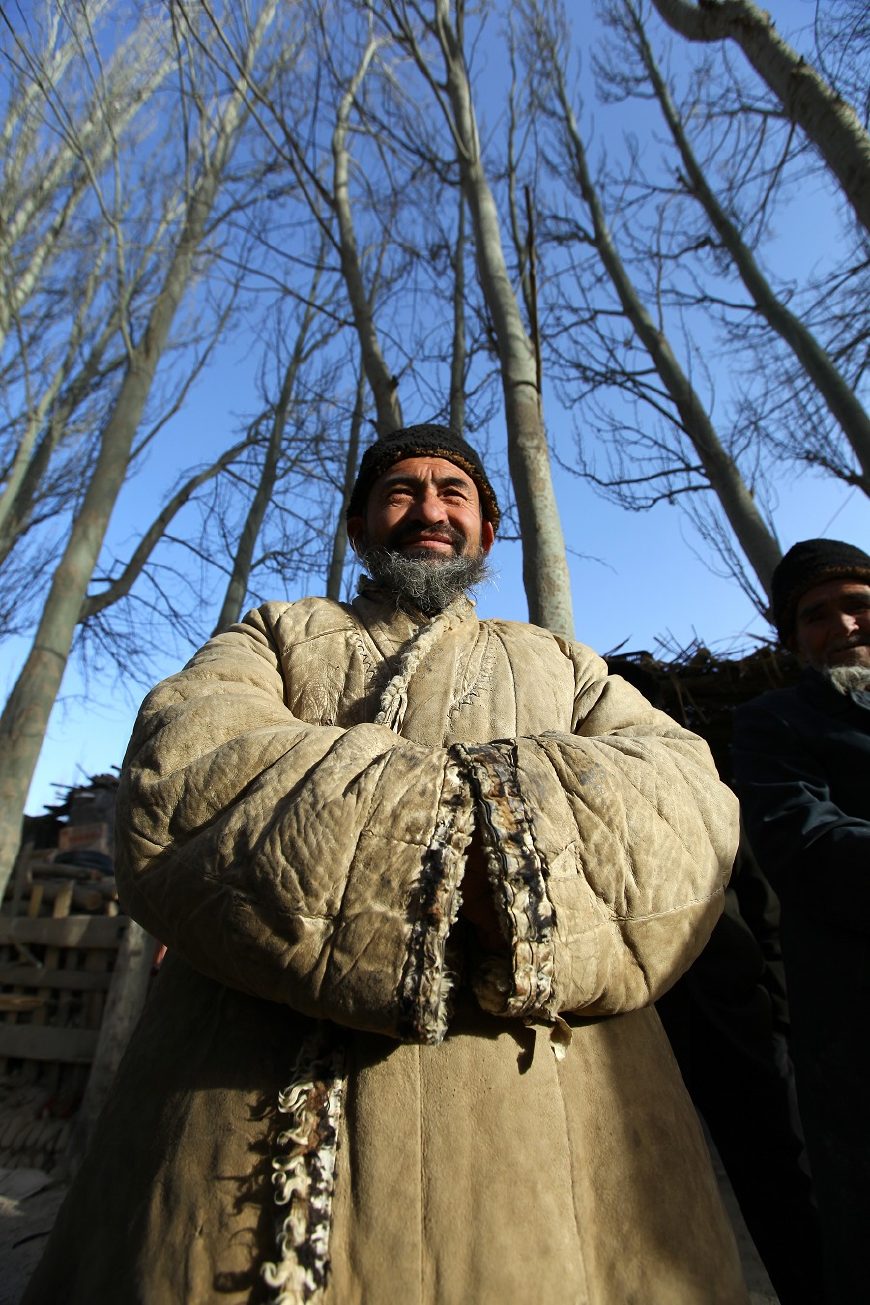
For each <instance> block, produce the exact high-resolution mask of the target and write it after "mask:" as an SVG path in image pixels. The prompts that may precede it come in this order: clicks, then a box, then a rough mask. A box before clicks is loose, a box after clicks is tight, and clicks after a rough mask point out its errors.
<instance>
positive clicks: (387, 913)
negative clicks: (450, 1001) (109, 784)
mask: <svg viewBox="0 0 870 1305" xmlns="http://www.w3.org/2000/svg"><path fill="white" fill-rule="evenodd" d="M288 688H289V686H288V685H287V684H285V680H284V676H283V675H282V669H281V660H280V654H279V651H278V646H277V641H276V639H275V638H274V634H273V630H272V626H271V624H270V619H269V609H268V608H265V609H260V610H259V611H256V612H252V613H250V614H249V615H248V616H247V617H246V618H245V620H244V621H243V622H242V623H241V624H240V625H237V626H235V627H233V629H232V630H230V631H228V632H226V633H225V634H221V635H219V636H218V637H217V638H215V639H212V640H211V641H210V642H209V643H208V644H206V646H205V647H204V648H203V649H202V650H201V651H200V652H199V653H198V654H197V655H196V656H195V657H194V658H193V660H192V661H191V662H190V663H189V664H188V666H187V667H186V668H185V669H184V670H183V671H181V672H180V673H179V674H177V675H174V676H172V677H171V678H170V679H168V680H165V681H164V682H163V683H162V684H160V685H158V687H157V688H156V689H155V690H154V691H153V692H152V693H151V694H150V695H149V696H148V698H147V699H146V700H145V703H144V704H143V707H142V710H141V712H140V715H139V719H138V721H137V724H136V727H135V730H134V733H133V737H132V740H131V743H130V747H129V749H128V752H127V757H126V759H125V767H124V773H123V777H122V783H121V790H120V794H119V809H118V831H119V835H118V849H117V874H118V882H119V888H120V890H121V893H122V900H123V901H124V904H125V907H126V909H128V910H129V912H130V914H131V915H132V916H133V917H134V918H135V919H137V920H139V921H140V922H141V923H142V924H143V925H144V926H145V928H146V929H148V930H149V932H151V933H152V934H154V935H155V936H156V937H157V938H159V939H160V940H161V941H162V942H164V943H166V944H167V946H168V947H169V948H171V949H174V950H175V951H177V952H178V953H179V954H180V955H181V956H183V957H184V958H185V959H186V960H187V961H188V962H189V963H190V964H191V965H193V966H194V967H195V968H196V969H198V970H200V971H201V972H202V973H204V974H206V975H208V976H210V977H212V978H214V979H217V980H218V981H220V982H221V983H225V984H228V985H230V986H233V987H237V988H240V989H242V990H244V991H245V992H249V993H252V994H255V995H257V996H260V997H265V998H268V999H272V1000H274V1001H278V1002H284V1003H287V1004H288V1005H290V1006H292V1007H293V1008H294V1009H296V1010H299V1011H301V1012H302V1013H304V1014H309V1015H313V1016H323V1017H326V1018H329V1019H332V1020H335V1021H337V1022H339V1023H342V1024H347V1025H350V1026H352V1027H357V1028H364V1029H370V1030H375V1031H378V1032H383V1033H387V1034H392V1035H394V1036H399V1037H402V1038H405V1039H408V1040H411V1041H421V1042H432V1041H438V1040H439V1039H440V1038H441V1037H442V1036H443V1034H444V1030H445V1027H446V1021H447V1005H446V1003H447V998H448V992H449V988H450V983H451V978H450V973H449V967H448V964H447V960H446V956H445V948H446V944H447V939H448V934H449V931H450V927H451V925H452V922H453V921H454V919H455V917H456V912H457V909H458V902H459V898H458V893H457V885H458V882H459V880H460V879H461V876H462V868H463V864H464V849H465V847H466V845H467V843H468V839H469V836H470V829H471V824H472V819H473V814H472V799H471V795H470V792H469V789H468V784H467V781H466V780H464V779H463V777H462V775H461V771H460V766H459V765H458V763H457V762H456V760H455V759H452V758H450V757H449V755H448V753H447V751H446V750H444V749H438V748H423V747H420V746H418V745H417V744H415V743H412V742H409V741H408V740H405V739H402V738H399V737H398V736H397V735H395V734H394V733H392V732H391V731H390V730H389V729H387V728H385V727H384V726H380V725H369V724H361V725H356V726H353V727H352V728H349V729H339V728H333V727H330V726H319V725H318V726H312V725H309V724H306V723H305V722H303V721H301V720H299V719H298V718H296V717H294V716H293V715H292V714H291V712H290V711H289V710H288V708H287V706H286V705H285V694H287V692H288Z"/></svg>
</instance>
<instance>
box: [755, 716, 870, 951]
mask: <svg viewBox="0 0 870 1305" xmlns="http://www.w3.org/2000/svg"><path fill="white" fill-rule="evenodd" d="M734 777H735V781H736V786H737V791H738V793H739V795H740V801H741V805H742V808H743V816H744V820H745V823H746V832H747V833H748V835H749V841H750V843H751V844H752V850H753V852H754V853H755V855H756V857H757V858H758V861H759V863H760V865H761V867H762V869H763V870H764V872H765V874H766V875H767V876H768V878H769V879H770V881H771V883H772V884H773V886H774V888H775V889H776V891H777V892H778V893H779V894H780V896H781V897H782V898H783V900H785V898H786V897H787V896H788V895H789V893H790V892H792V891H793V890H795V889H796V890H798V891H799V892H803V893H808V894H812V901H813V909H814V910H816V911H817V912H818V913H819V917H820V918H824V919H826V920H829V921H831V922H833V923H837V924H839V925H844V926H846V927H847V928H849V929H858V930H861V931H862V932H866V931H867V928H868V925H867V919H868V912H870V823H868V821H866V820H861V819H860V818H859V817H857V816H850V815H848V814H847V812H845V811H843V810H842V809H841V808H840V807H838V806H837V804H836V803H835V802H833V801H832V800H831V792H830V787H829V785H828V782H827V780H826V778H825V776H824V773H823V770H822V766H821V764H820V762H819V759H818V757H816V756H814V755H812V753H811V752H809V751H808V750H807V747H806V744H805V742H804V741H803V740H802V739H801V738H800V737H799V735H798V733H797V732H796V731H795V730H794V729H793V727H792V726H791V725H790V724H789V722H788V721H787V720H785V719H783V718H782V717H781V716H779V715H778V714H777V713H776V712H775V711H773V710H770V709H769V708H767V707H765V706H763V705H760V704H756V703H748V704H747V705H746V706H744V707H742V708H741V709H740V710H739V711H738V712H737V715H736V719H735V726H734ZM832 866H836V885H837V888H836V892H832V891H831V867H832Z"/></svg>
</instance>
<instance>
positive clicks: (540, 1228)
mask: <svg viewBox="0 0 870 1305" xmlns="http://www.w3.org/2000/svg"><path fill="white" fill-rule="evenodd" d="M347 523H348V530H349V533H350V537H351V539H352V541H353V544H354V547H355V548H356V549H357V551H358V552H359V554H360V556H361V558H362V559H363V561H364V563H365V566H366V570H367V574H366V575H365V576H364V577H363V578H362V580H361V583H360V588H359V593H358V594H357V596H356V597H355V598H354V600H353V602H351V603H336V602H331V601H327V600H326V599H322V598H306V599H303V600H302V601H300V602H296V603H286V602H276V603H268V604H266V605H265V606H263V607H260V608H258V609H257V610H255V611H253V612H249V613H248V615H247V616H246V617H245V618H244V620H242V621H240V622H239V624H238V625H235V626H233V628H232V629H230V630H228V631H226V632H225V633H224V634H221V635H218V636H217V637H216V638H214V639H212V640H210V641H209V643H207V644H206V646H205V647H204V648H203V649H202V650H201V651H200V652H198V653H197V654H196V656H195V657H194V658H193V659H192V661H191V662H190V663H189V664H188V666H187V667H185V668H184V670H182V671H181V672H180V673H179V674H178V675H175V676H173V677H172V678H171V679H169V680H167V681H165V682H164V683H163V684H162V685H158V687H157V688H156V689H155V690H154V692H153V693H152V694H151V695H149V697H148V699H146V702H145V703H144V705H143V707H142V711H141V713H140V717H139V721H138V723H137V726H136V729H135V732H134V735H133V739H132V741H131V744H130V748H129V751H128V754H127V760H126V765H125V770H124V778H123V781H122V792H121V798H120V803H119V816H118V822H117V824H118V835H117V837H118V846H119V858H118V866H117V873H118V881H119V885H123V889H122V891H123V894H124V901H125V903H126V905H127V907H128V909H129V910H130V912H131V914H132V915H134V916H135V917H136V918H137V919H139V920H141V921H142V922H143V923H144V924H145V926H146V927H147V928H148V929H149V930H150V931H151V932H153V933H154V934H155V935H156V936H158V937H159V938H160V939H161V940H162V941H163V942H165V943H166V944H168V948H169V951H168V956H167V959H166V962H165V964H164V966H163V969H162V971H161V974H160V977H159V979H158V981H157V984H156V990H155V991H154V992H153V994H152V996H151V998H150V999H149V1003H148V1006H147V1008H146V1012H145V1016H144V1019H143V1021H142V1024H141V1025H140V1027H139V1029H138V1031H137V1033H136V1035H135V1036H134V1039H133V1042H132V1044H131V1046H130V1049H129V1051H128V1053H127V1056H126V1058H125V1061H124V1064H123V1066H122V1069H121V1071H120V1075H119V1079H118V1081H117V1084H116V1086H115V1089H114V1091H113V1093H112V1098H111V1101H110V1104H109V1107H108V1110H107V1112H106V1115H105V1117H104V1119H103V1122H102V1127H101V1130H100V1132H99V1134H98V1136H97V1138H96V1139H95V1142H94V1146H93V1149H92V1152H91V1155H90V1157H89V1159H88V1161H87V1162H86V1164H85V1166H84V1167H83V1169H82V1171H81V1174H80V1176H79V1181H78V1184H77V1186H76V1187H75V1188H74V1190H73V1192H72V1193H71V1195H70V1198H69V1200H68V1201H67V1203H66V1206H65V1207H64V1211H63V1213H62V1215H61V1217H60V1219H59V1220H58V1224H57V1228H56V1230H55V1234H54V1237H53V1240H52V1242H51V1244H50V1247H49V1250H48V1252H47V1254H46V1257H45V1259H44V1261H43V1265H42V1267H41V1269H40V1270H39V1272H38V1275H37V1277H36V1278H35V1279H34V1282H33V1284H32V1286H31V1294H30V1297H29V1299H30V1300H31V1301H32V1302H40V1303H42V1302H48V1301H51V1302H52V1305H61V1302H77V1303H78V1302H81V1303H82V1305H84V1303H85V1302H87V1305H93V1302H115V1301H125V1302H126V1301H134V1300H135V1301H139V1302H142V1303H143V1305H174V1302H179V1305H181V1303H182V1302H183V1305H206V1303H207V1302H208V1303H211V1302H215V1301H221V1302H225V1303H226V1305H241V1302H250V1301H256V1300H261V1299H265V1298H269V1299H274V1300H276V1301H279V1302H283V1303H284V1305H287V1303H288V1302H302V1301H322V1302H324V1305H357V1303H359V1302H365V1305H383V1303H386V1302H393V1301H396V1302H402V1305H507V1303H512V1302H521V1301H534V1302H536V1305H568V1302H571V1303H572V1305H581V1302H582V1303H583V1305H617V1302H619V1303H622V1302H628V1301H638V1302H641V1301H642V1302H643V1303H644V1305H716V1303H719V1305H738V1303H739V1302H742V1301H744V1300H745V1292H744V1288H743V1285H742V1275H741V1271H740V1265H739V1261H738V1258H737V1255H736V1248H735V1245H734V1240H733V1237H732V1234H731V1230H730V1228H729V1226H728V1223H727V1219H726V1217H725V1215H724V1211H723V1210H722V1207H721V1204H720V1202H719V1196H718V1191H717V1187H716V1182H715V1179H714V1177H713V1173H712V1170H711V1166H710V1162H709V1157H708V1155H707V1152H706V1148H705V1145H704V1141H703V1138H702V1136H701V1133H700V1131H699V1128H698V1123H697V1119H696V1117H695V1115H694V1111H693V1110H692V1107H691V1104H690V1102H689V1100H688V1097H687V1095H686V1092H685V1089H684V1088H683V1085H682V1082H681V1080H680V1077H679V1074H678V1072H677V1069H676V1066H675V1064H674V1061H673V1057H672V1056H671V1053H670V1049H669V1047H668V1045H667V1041H666V1039H665V1036H664V1033H663V1031H662V1029H661V1025H660V1024H659V1021H658V1017H657V1016H656V1014H655V1012H654V1010H653V1009H652V1006H651V1003H652V1002H653V1001H654V1000H655V999H656V997H657V996H658V995H659V994H660V993H661V992H663V991H664V989H665V988H667V987H668V986H669V985H670V984H671V983H673V982H674V980H675V979H676V978H677V976H678V975H679V974H680V973H681V972H682V971H683V970H684V969H685V968H686V967H687V966H688V965H689V964H690V963H691V961H692V960H693V959H694V957H695V956H696V955H697V953H698V952H699V950H700V949H701V947H702V946H703V945H704V942H705V941H706V939H707V937H708V935H709V933H710V930H711V929H712V926H713V923H714V921H715V920H716V918H717V916H718V914H719V911H720V909H721V901H722V892H723V885H724V882H725V880H726V879H727V876H728V873H729V870H730V866H731V860H732V856H733V853H734V846H735V841H736V803H735V802H734V801H733V798H732V795H731V794H730V793H729V792H728V790H727V789H725V788H724V787H723V786H722V785H721V784H720V783H719V781H718V778H717V776H716V773H715V770H714V769H713V766H712V762H711V760H710V756H709V753H708V750H707V748H706V745H705V744H703V743H702V742H701V741H700V740H699V739H697V738H696V737H695V736H694V735H692V734H688V733H687V732H686V731H685V730H683V729H681V728H680V727H679V726H677V725H676V724H675V723H674V722H673V721H672V720H671V719H670V718H669V717H667V716H664V715H663V714H662V713H660V712H658V711H655V710H654V709H653V708H652V707H651V706H650V705H649V703H647V702H646V700H645V699H644V698H643V697H641V695H640V694H639V693H637V692H636V691H635V690H634V689H633V688H631V687H630V686H629V685H628V684H626V683H625V682H624V681H623V680H620V679H619V678H617V677H609V676H608V675H607V669H606V667H605V665H604V663H603V662H602V661H601V659H600V658H599V657H597V656H596V655H595V653H593V652H592V651H591V649H589V648H586V647H584V646H583V645H582V644H577V643H569V642H567V641H565V640H564V639H560V638H557V637H555V636H554V635H552V634H550V633H549V632H548V631H546V630H542V629H539V628H537V627H535V626H531V625H524V624H521V623H518V622H508V621H496V620H489V621H479V620H478V618H477V616H476V614H475V611H474V605H473V603H472V602H471V601H470V600H469V598H468V596H467V590H468V588H469V587H470V586H472V585H474V584H477V583H479V582H480V580H481V579H482V577H483V572H484V568H485V563H486V555H487V554H488V552H489V551H490V549H491V548H492V545H493V540H494V538H495V535H496V532H497V530H498V526H499V507H498V502H497V500H496V496H495V493H494V491H493V489H492V486H491V484H490V481H489V478H488V477H487V475H486V473H485V471H484V468H483V466H482V465H481V462H480V459H479V458H478V455H477V454H476V452H475V451H474V450H473V449H472V448H471V447H470V445H468V444H467V443H466V442H465V441H464V440H463V439H461V438H460V437H459V436H458V435H456V434H455V433H454V432H453V431H451V430H448V429H446V428H445V427H443V426H436V425H423V426H415V427H411V428H410V429H408V430H402V431H398V432H396V433H394V434H392V435H390V436H388V437H386V438H385V439H383V440H381V441H380V442H379V443H378V444H375V445H374V446H373V447H372V448H370V449H369V450H367V451H366V453H365V455H364V456H363V459H362V464H361V467H360V471H359V477H358V479H357V482H356V486H355V489H354V491H353V495H352V497H351V500H350V504H349V506H348V518H347ZM273 1193H274V1197H273ZM276 1201H277V1205H276V1203H275V1202H276ZM96 1210H98V1211H99V1217H97V1216H96V1215H95V1213H94V1212H95V1211H96Z"/></svg>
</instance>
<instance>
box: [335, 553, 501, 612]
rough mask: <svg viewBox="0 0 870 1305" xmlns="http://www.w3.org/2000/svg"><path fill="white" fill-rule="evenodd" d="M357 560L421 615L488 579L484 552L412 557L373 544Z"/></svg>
mask: <svg viewBox="0 0 870 1305" xmlns="http://www.w3.org/2000/svg"><path fill="white" fill-rule="evenodd" d="M360 559H361V561H362V563H363V565H364V566H365V568H366V570H367V571H368V573H369V575H370V576H371V578H372V579H373V580H376V581H377V582H378V584H381V585H383V586H384V588H385V589H389V590H390V592H391V593H394V594H395V595H396V598H397V599H399V600H400V601H404V602H408V603H411V604H412V606H414V607H416V608H417V610H418V611H419V612H422V613H423V615H424V616H434V615H435V614H436V613H437V612H443V610H444V608H445V607H447V606H449V604H450V603H452V602H453V600H454V598H458V597H459V595H460V594H464V593H467V592H468V591H469V590H472V589H474V588H475V587H476V586H477V585H480V584H482V583H483V582H484V581H485V580H487V579H489V567H488V566H487V563H486V555H485V554H484V553H478V554H476V555H475V556H473V557H472V556H466V555H460V556H459V557H431V556H426V557H414V556H413V555H408V554H407V553H397V552H393V550H392V549H389V548H383V547H382V546H381V545H380V544H373V545H372V546H371V547H370V548H366V549H364V550H363V551H362V552H361V553H360Z"/></svg>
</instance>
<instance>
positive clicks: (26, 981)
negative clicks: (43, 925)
mask: <svg viewBox="0 0 870 1305" xmlns="http://www.w3.org/2000/svg"><path fill="white" fill-rule="evenodd" d="M111 982H112V976H111V974H89V973H88V972H87V970H49V969H41V968H40V967H39V966H37V965H0V986H7V985H12V984H14V985H15V986H16V987H18V988H64V989H67V990H72V991H73V992H107V991H108V989H109V984H110V983H111Z"/></svg>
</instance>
